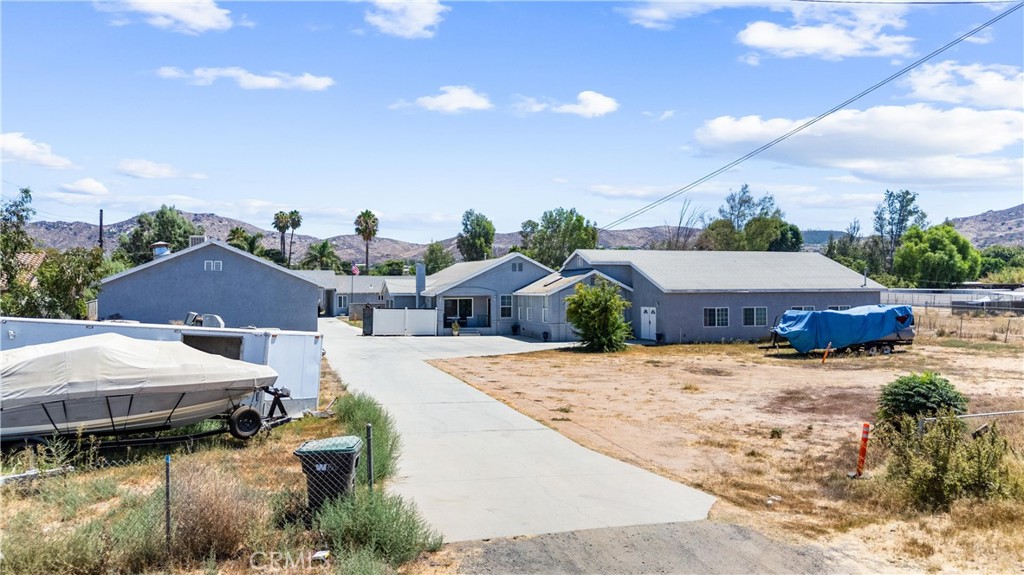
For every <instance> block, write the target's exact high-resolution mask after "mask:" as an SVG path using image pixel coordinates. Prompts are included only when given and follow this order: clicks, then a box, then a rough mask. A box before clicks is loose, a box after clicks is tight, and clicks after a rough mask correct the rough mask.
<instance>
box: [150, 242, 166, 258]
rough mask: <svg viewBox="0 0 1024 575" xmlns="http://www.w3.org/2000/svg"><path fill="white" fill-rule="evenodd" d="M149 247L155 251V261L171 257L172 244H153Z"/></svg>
mask: <svg viewBox="0 0 1024 575" xmlns="http://www.w3.org/2000/svg"><path fill="white" fill-rule="evenodd" d="M149 247H150V249H152V250H153V259H157V258H162V257H164V256H169V255H171V244H169V243H167V242H153V243H151V244H149Z"/></svg>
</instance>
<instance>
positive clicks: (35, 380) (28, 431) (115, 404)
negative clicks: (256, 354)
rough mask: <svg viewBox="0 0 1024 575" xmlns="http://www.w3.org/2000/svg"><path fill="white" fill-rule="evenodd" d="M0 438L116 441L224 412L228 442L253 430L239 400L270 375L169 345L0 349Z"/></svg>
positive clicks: (256, 420)
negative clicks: (114, 437) (105, 437)
mask: <svg viewBox="0 0 1024 575" xmlns="http://www.w3.org/2000/svg"><path fill="white" fill-rule="evenodd" d="M0 355H2V368H0V440H2V441H3V443H9V442H12V441H23V440H26V439H45V438H48V437H51V436H53V435H54V434H56V435H62V436H74V435H78V434H82V435H83V436H87V435H90V434H94V435H123V434H128V433H136V432H144V431H158V430H164V429H173V428H176V427H182V426H185V425H189V424H192V423H196V422H200V421H203V420H206V419H209V418H211V417H214V416H218V415H223V416H224V417H225V418H226V419H228V422H229V427H230V430H231V432H232V434H233V435H235V436H236V437H243V438H244V437H249V436H251V435H254V434H255V433H256V432H257V431H259V429H260V427H261V424H262V422H261V416H260V412H259V410H256V409H254V408H252V407H250V406H248V405H243V400H244V399H245V398H247V397H249V396H252V395H253V394H254V393H256V392H258V391H260V390H262V389H266V388H269V387H270V386H272V385H273V384H274V382H275V381H277V372H276V371H275V370H274V369H273V368H271V367H269V366H266V365H259V364H253V363H247V362H244V361H239V360H234V359H228V358H225V357H221V356H219V355H215V354H210V353H206V352H203V351H199V350H197V349H194V348H192V347H189V346H188V345H185V344H184V343H181V342H176V341H151V340H142V339H133V338H130V337H126V336H123V335H119V334H114V333H105V334H98V335H92V336H87V337H80V338H74V339H68V340H63V341H58V342H54V343H46V344H40V345H31V346H26V347H21V348H18V349H13V350H5V351H3V352H2V354H0Z"/></svg>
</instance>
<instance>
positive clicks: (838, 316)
mask: <svg viewBox="0 0 1024 575" xmlns="http://www.w3.org/2000/svg"><path fill="white" fill-rule="evenodd" d="M913 325H914V311H913V309H912V308H911V307H910V306H909V305H881V304H880V305H866V306H861V307H855V308H851V309H848V310H843V311H831V310H829V311H796V310H790V311H787V312H786V313H784V314H782V318H781V319H780V320H779V323H778V325H776V326H775V327H774V328H773V329H772V332H773V333H774V334H775V335H773V340H774V339H775V337H776V336H777V337H784V338H786V339H787V340H789V343H790V345H792V346H793V349H795V350H797V351H799V352H800V353H807V352H809V351H811V350H812V349H825V348H826V347H828V346H829V344H832V345H831V347H832V349H837V350H841V349H866V350H868V351H871V350H882V351H892V346H893V345H896V344H906V343H909V342H911V341H912V340H913V339H914V329H913Z"/></svg>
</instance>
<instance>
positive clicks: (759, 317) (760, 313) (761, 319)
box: [743, 306, 768, 327]
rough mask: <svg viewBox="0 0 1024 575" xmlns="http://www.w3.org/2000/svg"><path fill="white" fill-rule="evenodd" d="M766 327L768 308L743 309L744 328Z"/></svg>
mask: <svg viewBox="0 0 1024 575" xmlns="http://www.w3.org/2000/svg"><path fill="white" fill-rule="evenodd" d="M767 325H768V308H767V307H763V306H754V307H745V308H743V326H744V327H765V326H767Z"/></svg>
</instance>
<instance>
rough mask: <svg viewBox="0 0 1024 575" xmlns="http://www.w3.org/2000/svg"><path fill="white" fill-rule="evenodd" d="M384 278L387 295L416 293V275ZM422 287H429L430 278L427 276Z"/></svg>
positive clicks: (410, 294) (412, 294) (411, 294)
mask: <svg viewBox="0 0 1024 575" xmlns="http://www.w3.org/2000/svg"><path fill="white" fill-rule="evenodd" d="M384 279H385V280H386V281H385V283H386V284H387V288H388V294H389V295H392V296H396V295H407V296H414V295H416V276H387V277H386V278H384ZM424 287H430V278H427V281H426V284H425V286H424Z"/></svg>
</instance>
